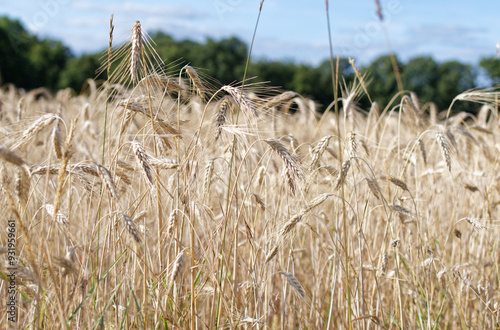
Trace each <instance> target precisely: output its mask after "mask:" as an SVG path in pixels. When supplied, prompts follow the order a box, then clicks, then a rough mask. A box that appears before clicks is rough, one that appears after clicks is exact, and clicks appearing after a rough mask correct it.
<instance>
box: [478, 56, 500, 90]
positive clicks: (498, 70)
mask: <svg viewBox="0 0 500 330" xmlns="http://www.w3.org/2000/svg"><path fill="white" fill-rule="evenodd" d="M479 66H481V67H482V68H483V69H484V70H485V71H486V74H487V75H488V77H489V78H490V79H491V83H492V84H493V85H497V84H500V59H499V58H497V57H488V58H486V57H485V58H482V59H481V61H480V62H479Z"/></svg>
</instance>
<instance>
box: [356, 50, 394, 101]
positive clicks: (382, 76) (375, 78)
mask: <svg viewBox="0 0 500 330" xmlns="http://www.w3.org/2000/svg"><path fill="white" fill-rule="evenodd" d="M398 67H399V68H403V65H402V64H401V63H399V62H398ZM363 72H368V78H369V80H370V81H371V82H370V84H369V85H368V93H369V94H370V97H371V98H372V100H373V101H376V102H377V103H378V104H380V105H381V106H382V107H385V106H386V105H387V104H388V103H389V102H390V100H391V99H392V97H393V96H394V95H396V93H398V85H397V82H396V78H395V76H394V70H393V68H392V64H391V57H390V55H383V56H380V57H378V58H377V59H375V61H373V62H372V63H371V64H370V65H369V66H368V67H367V68H365V69H363Z"/></svg>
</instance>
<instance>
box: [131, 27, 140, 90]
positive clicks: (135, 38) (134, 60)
mask: <svg viewBox="0 0 500 330" xmlns="http://www.w3.org/2000/svg"><path fill="white" fill-rule="evenodd" d="M141 52H142V32H141V22H139V21H135V24H134V26H133V27H132V53H131V55H130V79H131V80H132V81H133V82H137V81H139V75H138V73H139V69H140V67H141Z"/></svg>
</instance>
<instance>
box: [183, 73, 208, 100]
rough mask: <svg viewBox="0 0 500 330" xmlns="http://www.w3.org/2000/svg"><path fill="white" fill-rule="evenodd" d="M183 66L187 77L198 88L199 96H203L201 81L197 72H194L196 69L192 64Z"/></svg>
mask: <svg viewBox="0 0 500 330" xmlns="http://www.w3.org/2000/svg"><path fill="white" fill-rule="evenodd" d="M184 68H185V69H186V72H187V73H188V75H189V77H190V78H191V81H192V82H193V84H194V86H195V87H196V89H197V90H198V93H199V94H200V97H201V98H203V97H204V92H205V91H204V90H205V88H204V86H203V83H202V81H201V79H200V77H199V76H198V73H197V72H196V70H195V69H194V68H193V67H192V66H189V65H186V66H185V67H184Z"/></svg>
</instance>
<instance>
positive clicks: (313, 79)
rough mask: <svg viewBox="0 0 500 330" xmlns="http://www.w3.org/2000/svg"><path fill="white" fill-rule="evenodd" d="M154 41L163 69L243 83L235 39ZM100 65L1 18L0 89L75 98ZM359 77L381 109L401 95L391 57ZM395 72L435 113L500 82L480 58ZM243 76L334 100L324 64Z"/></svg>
mask: <svg viewBox="0 0 500 330" xmlns="http://www.w3.org/2000/svg"><path fill="white" fill-rule="evenodd" d="M151 36H152V39H153V40H154V41H155V42H156V50H157V52H158V54H159V55H160V57H161V58H162V59H164V60H165V62H166V63H167V65H168V66H179V65H183V64H185V63H190V65H192V66H194V67H198V68H202V72H204V73H206V74H207V75H209V76H211V77H214V78H215V79H217V80H218V81H219V82H220V83H222V84H228V83H232V82H237V81H240V80H241V79H242V77H243V72H244V67H245V62H246V56H247V54H248V46H247V45H246V44H245V43H244V42H243V41H241V40H240V39H238V38H236V37H232V38H227V39H222V40H213V39H210V38H209V39H207V40H206V41H205V42H204V43H198V42H194V41H190V40H175V39H174V38H172V37H171V36H170V35H168V34H165V33H164V32H156V33H153V34H152V35H151ZM100 62H101V53H97V54H83V55H80V56H75V55H74V54H72V53H71V52H70V50H69V48H68V47H66V46H64V45H63V44H62V43H61V42H59V41H54V40H47V39H43V40H41V39H40V38H37V37H35V36H33V35H30V34H29V33H28V32H27V31H26V30H25V29H24V27H23V26H22V24H21V23H20V22H19V21H17V20H11V19H9V18H6V17H4V18H0V81H1V82H2V83H14V84H15V85H16V86H18V87H22V88H26V89H32V88H36V87H41V86H44V87H48V88H50V89H52V90H55V89H59V88H66V87H70V88H73V89H74V90H75V91H76V92H80V90H81V88H82V86H83V85H84V82H85V80H86V79H87V78H96V70H97V68H98V67H99V65H100ZM169 63H173V64H169ZM360 69H361V72H362V73H368V76H367V77H368V79H369V80H370V81H371V83H370V84H369V85H368V91H369V93H370V96H371V98H372V100H374V101H377V102H378V103H379V104H381V105H384V106H385V105H386V104H387V103H388V102H389V101H390V98H391V97H392V96H394V95H395V94H396V93H397V91H398V87H397V84H396V79H395V76H394V70H393V67H392V65H391V62H390V57H389V56H388V55H384V56H380V57H379V58H377V59H375V60H374V61H373V62H372V63H370V64H369V65H367V66H365V67H363V68H360ZM398 69H399V70H400V74H401V79H402V83H403V87H404V88H405V89H406V90H411V91H414V92H415V93H416V94H417V95H418V96H419V97H420V100H421V101H422V102H424V103H425V102H431V101H432V102H434V103H435V104H436V105H437V106H438V108H440V109H444V108H446V107H448V105H449V104H450V102H451V100H452V99H453V97H454V96H455V95H457V94H459V93H460V92H462V91H464V90H467V89H470V88H472V87H474V86H475V84H474V82H475V80H476V78H477V77H478V75H479V74H482V75H483V76H486V77H487V78H488V80H489V82H490V83H491V84H497V83H499V82H500V60H499V59H498V58H484V59H482V60H481V61H480V63H479V66H478V67H473V66H471V65H468V64H463V63H459V62H456V61H449V62H441V63H440V62H436V61H435V60H434V59H432V58H431V57H427V56H423V57H417V58H413V59H411V60H409V61H408V62H406V63H401V62H398ZM340 71H341V74H342V75H343V77H344V79H345V80H346V82H347V86H348V85H349V82H350V81H352V79H353V77H354V71H353V69H352V67H351V66H350V64H349V62H348V60H347V59H341V61H340ZM248 76H249V77H255V79H254V81H266V82H268V83H269V84H270V85H271V86H279V87H281V88H283V89H286V90H293V91H296V92H298V93H300V94H303V95H304V96H306V97H310V98H312V99H314V100H316V101H317V102H318V103H319V104H321V105H322V107H323V108H325V107H326V106H327V105H328V104H330V102H331V101H332V100H333V92H332V87H331V81H332V78H331V70H330V63H329V60H325V61H324V62H323V63H320V64H319V65H318V66H313V65H308V64H300V63H294V62H279V61H270V60H265V59H259V60H254V61H253V63H252V65H251V66H250V69H249V75H248ZM100 78H105V77H100ZM367 102H368V100H367V99H366V98H363V99H361V100H360V103H361V106H366V105H367V104H368V103H367ZM464 107H465V106H464ZM460 110H468V111H472V110H473V109H468V108H464V109H460Z"/></svg>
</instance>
